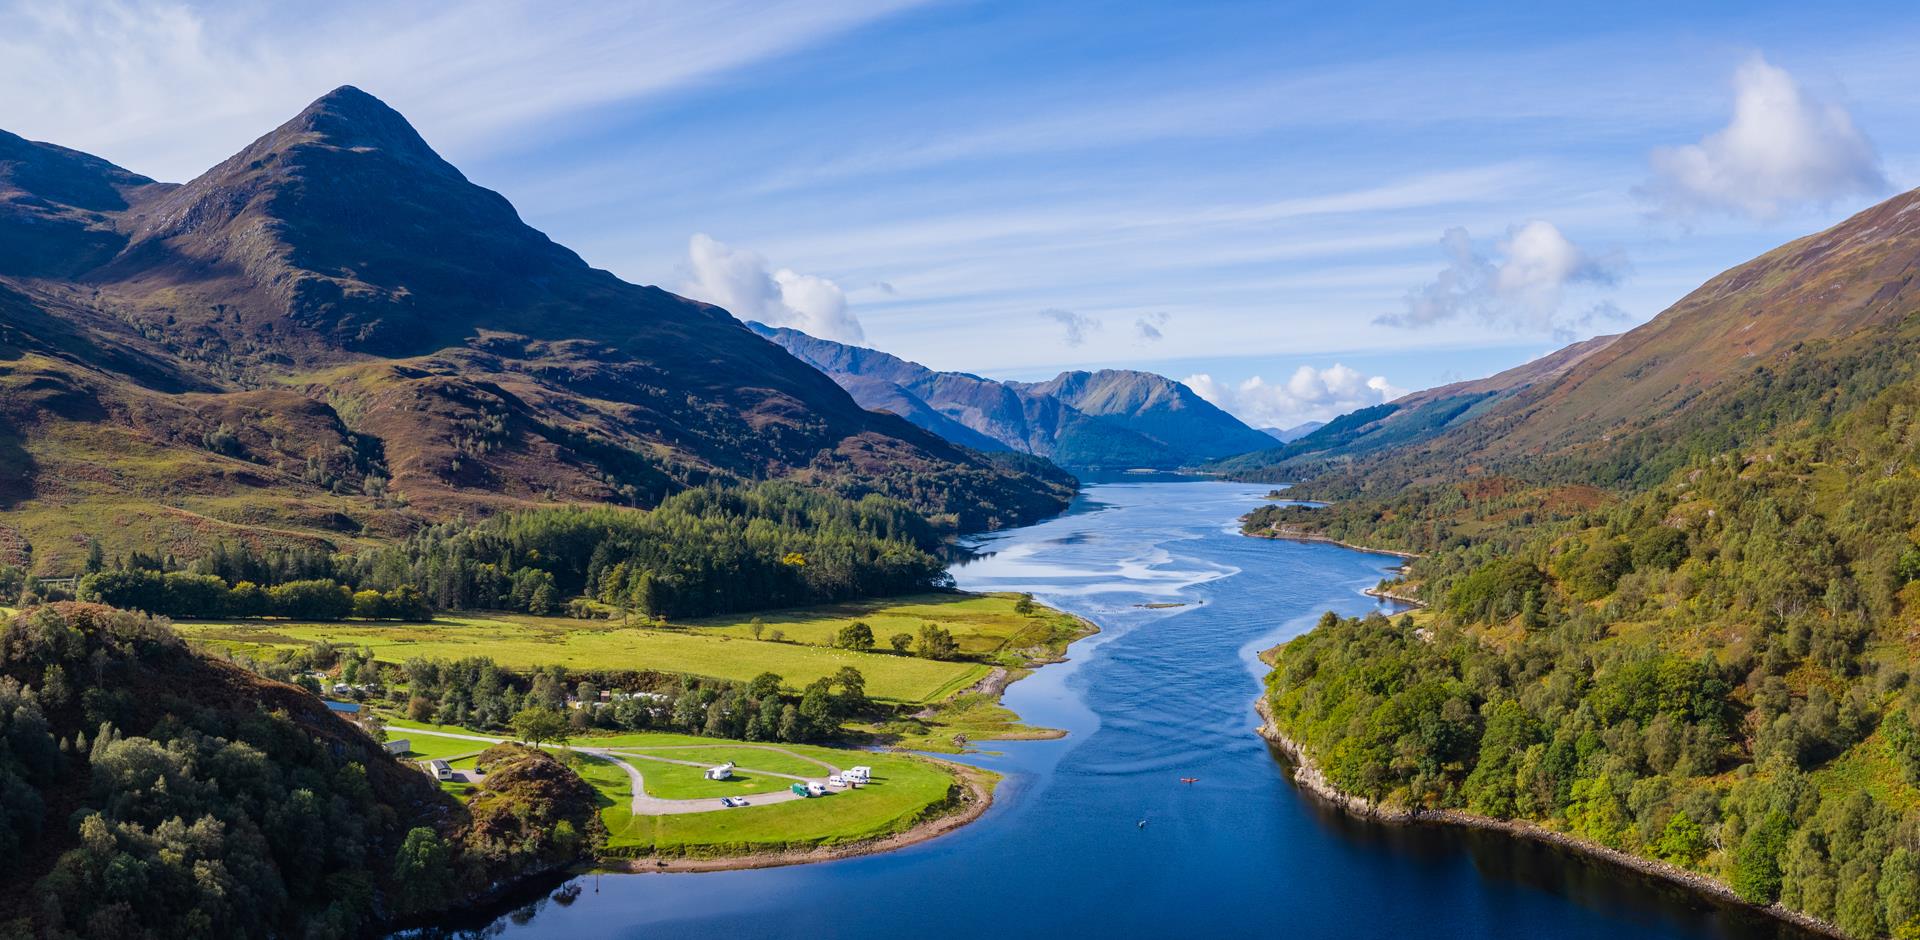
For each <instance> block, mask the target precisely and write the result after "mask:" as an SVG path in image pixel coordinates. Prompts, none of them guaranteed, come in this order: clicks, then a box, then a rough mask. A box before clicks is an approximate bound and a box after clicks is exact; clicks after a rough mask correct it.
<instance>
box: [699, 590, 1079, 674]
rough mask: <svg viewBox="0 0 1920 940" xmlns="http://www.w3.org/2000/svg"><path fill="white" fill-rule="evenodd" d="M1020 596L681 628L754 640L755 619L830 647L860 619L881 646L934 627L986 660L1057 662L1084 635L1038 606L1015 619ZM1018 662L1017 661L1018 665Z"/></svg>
mask: <svg viewBox="0 0 1920 940" xmlns="http://www.w3.org/2000/svg"><path fill="white" fill-rule="evenodd" d="M1019 601H1020V595H1018V594H1004V593H1003V594H922V595H918V596H915V597H899V598H890V599H876V600H867V601H853V602H849V603H845V604H828V605H823V606H819V607H802V608H794V609H790V610H771V611H765V612H762V613H759V614H756V615H751V616H747V615H739V614H734V615H729V616H726V617H709V618H706V619H701V620H688V621H685V622H683V623H681V624H678V625H679V626H685V627H688V628H690V629H692V630H695V631H698V632H700V633H708V634H714V635H718V636H730V637H738V638H741V639H752V638H753V627H752V621H753V620H754V619H755V618H756V617H757V618H758V619H759V620H760V621H761V624H762V630H763V632H762V634H761V635H762V636H763V637H765V636H770V635H772V634H773V632H774V631H776V630H778V631H780V632H781V633H783V634H785V639H787V640H788V641H790V642H800V643H810V644H815V645H820V646H827V645H831V644H832V643H833V641H834V637H835V636H836V635H838V634H839V632H840V628H841V627H844V626H847V625H848V624H851V623H853V622H854V621H856V620H858V621H863V622H865V623H866V624H867V625H868V626H870V627H872V628H873V635H874V638H875V640H876V641H877V642H878V644H879V645H880V647H881V648H883V649H884V648H886V647H887V639H888V638H889V637H891V636H893V635H894V634H896V633H909V634H916V635H917V634H918V633H919V631H920V627H921V625H923V624H929V623H932V624H938V625H939V626H941V627H944V628H946V629H947V630H948V631H950V632H951V633H952V634H953V638H954V640H955V641H956V642H958V643H959V644H960V651H961V652H963V653H966V654H967V655H969V656H977V657H981V658H990V657H993V656H994V655H995V654H998V653H1003V652H1004V653H1014V652H1037V653H1039V654H1040V657H1038V658H1045V657H1048V656H1056V655H1058V654H1059V652H1060V650H1062V649H1064V648H1065V645H1066V642H1068V641H1070V640H1072V639H1073V638H1076V637H1079V636H1081V635H1083V634H1084V633H1085V629H1086V628H1085V625H1084V624H1083V623H1082V622H1081V621H1079V620H1077V619H1075V618H1074V617H1072V616H1070V615H1067V614H1063V613H1060V612H1058V611H1054V610H1049V609H1048V608H1046V607H1040V606H1035V607H1034V608H1033V611H1032V612H1031V613H1026V614H1023V613H1020V612H1019V611H1017V610H1015V609H1014V605H1016V604H1018V603H1019ZM1016 664H1017V663H1016Z"/></svg>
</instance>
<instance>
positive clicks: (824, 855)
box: [587, 592, 1100, 875]
mask: <svg viewBox="0 0 1920 940" xmlns="http://www.w3.org/2000/svg"><path fill="white" fill-rule="evenodd" d="M963 593H964V592H963ZM1047 609H1049V610H1052V611H1054V612H1055V613H1059V614H1066V615H1067V616H1070V617H1072V618H1073V619H1074V620H1075V621H1078V622H1079V624H1080V625H1081V630H1080V632H1078V633H1076V634H1075V635H1074V636H1073V637H1072V638H1071V639H1069V640H1067V642H1066V643H1064V644H1063V645H1061V647H1060V649H1059V651H1058V652H1056V653H1052V654H1051V655H1049V656H1047V657H1046V658H1044V659H1035V660H1029V661H1028V663H1027V664H1026V665H1025V666H1022V667H1020V668H1018V669H1008V668H1006V667H1003V666H995V667H993V668H992V669H990V670H989V671H988V672H987V674H986V675H985V676H982V677H981V678H980V679H979V680H978V681H976V682H974V683H973V684H972V685H970V686H968V687H966V688H964V689H961V690H959V691H957V692H955V693H953V694H952V695H950V696H948V697H947V698H946V699H945V700H943V701H952V700H954V699H956V698H959V697H960V696H962V695H969V694H981V693H991V694H992V695H993V701H994V704H996V705H998V704H1000V702H1001V701H1002V700H1003V699H1004V698H1005V696H1006V692H1007V687H1008V686H1011V685H1013V684H1014V683H1015V682H1018V681H1020V680H1021V679H1025V678H1026V677H1028V676H1030V675H1032V674H1033V673H1034V672H1036V671H1038V670H1039V669H1041V668H1042V667H1045V666H1051V665H1054V664H1056V663H1063V662H1066V661H1067V658H1068V657H1067V654H1068V653H1069V652H1070V651H1071V650H1072V648H1073V644H1075V643H1078V642H1080V641H1081V640H1084V639H1086V638H1088V637H1090V636H1095V635H1097V634H1099V633H1100V625H1099V624H1097V623H1094V622H1093V621H1092V620H1089V619H1087V618H1086V617H1082V616H1080V615H1079V614H1074V613H1069V612H1068V611H1063V610H1059V609H1058V608H1053V607H1049V608H1047ZM931 707H933V706H929V708H931ZM1066 736H1067V732H1066V731H1064V730H1061V729H1058V728H1030V729H1027V730H1022V731H1014V732H1009V733H1007V734H998V735H993V736H991V737H983V738H980V739H978V740H981V741H1048V740H1056V739H1059V738H1064V737H1066ZM972 743H974V741H973V740H972V739H969V741H968V744H972ZM912 753H913V755H914V756H915V757H917V758H919V759H920V760H924V761H928V762H931V763H934V764H938V765H940V766H941V767H943V768H945V769H946V770H948V771H949V772H951V773H952V774H953V775H954V777H955V778H956V779H957V782H958V783H959V784H960V786H961V788H962V791H961V795H960V802H959V805H958V807H957V808H955V809H954V810H953V811H950V812H944V813H941V814H940V815H937V816H934V817H932V818H930V819H924V820H921V821H920V822H918V823H915V824H914V825H912V826H910V827H908V828H907V829H905V830H903V831H901V832H896V833H893V834H891V835H885V836H877V837H875V838H871V839H862V840H859V841H856V842H848V843H844V844H841V845H832V846H817V847H814V848H810V849H780V850H775V851H766V852H748V853H745V854H741V855H714V856H677V857H667V856H659V855H649V856H642V857H640V858H601V859H595V860H594V861H593V862H592V863H591V864H590V866H589V867H588V869H587V870H589V871H603V872H609V873H617V874H642V875H643V874H649V873H656V872H657V873H662V874H667V873H675V872H703V871H743V870H747V869H754V868H784V867H787V866H790V865H811V864H815V863H819V862H833V861H839V860H841V859H847V858H858V857H860V856H864V855H878V854H881V853H883V852H892V851H896V850H899V849H904V848H906V847H908V846H911V845H917V844H919V843H921V842H926V841H929V840H932V839H937V838H939V837H940V836H943V835H946V834H947V833H950V832H953V831H955V830H957V829H959V828H960V827H962V826H965V825H967V824H969V823H972V822H974V821H975V820H978V819H979V818H980V817H981V816H984V815H986V812H987V810H988V809H990V808H992V806H993V791H994V787H995V785H996V784H997V783H998V781H999V779H1000V775H999V774H996V773H994V772H993V771H990V770H986V769H984V768H980V767H975V766H973V765H972V764H963V763H960V762H958V761H953V760H948V759H945V758H942V757H936V756H933V755H931V754H927V753H924V752H918V751H915V752H912Z"/></svg>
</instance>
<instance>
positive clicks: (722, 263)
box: [680, 234, 867, 343]
mask: <svg viewBox="0 0 1920 940" xmlns="http://www.w3.org/2000/svg"><path fill="white" fill-rule="evenodd" d="M687 262H688V267H689V270H690V274H691V277H690V278H689V279H688V280H687V281H686V283H684V284H682V285H681V288H680V291H681V293H683V294H686V295H687V296H688V297H692V298H694V299H695V300H704V301H706V302H707V303H710V304H716V305H718V306H721V307H725V308H726V309H727V311H728V312H729V313H732V314H733V315H734V316H736V317H739V318H740V319H742V320H759V321H760V322H762V323H765V324H767V325H769V326H787V327H792V328H794V329H796V330H799V331H800V332H802V333H806V334H808V335H810V336H817V337H819V338H821V339H830V340H834V341H836V342H841V343H864V342H866V338H867V336H866V331H864V330H862V329H861V328H860V320H859V319H858V318H857V317H855V316H854V315H853V311H851V310H848V309H847V294H846V292H845V291H843V290H841V289H840V285H838V284H835V283H834V282H832V281H829V280H827V279H826V278H823V277H818V276H815V275H812V274H800V273H797V272H794V271H791V270H788V269H786V268H781V269H780V270H778V271H772V272H769V271H768V265H767V259H765V258H763V257H761V256H760V255H759V254H758V253H756V252H752V251H748V250H746V249H743V248H733V247H731V246H728V245H727V244H725V243H723V242H721V241H718V240H716V239H714V238H712V237H710V236H708V235H705V234H698V235H695V236H693V238H692V239H691V240H690V241H689V243H688V245H687Z"/></svg>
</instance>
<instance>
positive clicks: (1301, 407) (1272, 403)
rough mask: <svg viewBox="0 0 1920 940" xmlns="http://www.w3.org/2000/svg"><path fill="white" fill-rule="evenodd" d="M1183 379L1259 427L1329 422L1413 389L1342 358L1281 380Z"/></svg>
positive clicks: (1197, 391)
mask: <svg viewBox="0 0 1920 940" xmlns="http://www.w3.org/2000/svg"><path fill="white" fill-rule="evenodd" d="M1181 381H1183V382H1184V383H1185V384H1186V386H1187V387H1188V388H1191V389H1193V391H1194V393H1195V394H1197V395H1199V396H1200V397H1201V398H1204V399H1206V400H1207V401H1210V402H1212V403H1213V404H1215V405H1217V406H1219V407H1220V408H1222V409H1224V410H1226V411H1228V412H1230V413H1231V414H1233V416H1234V417H1236V418H1239V419H1240V420H1242V421H1245V422H1246V423H1248V424H1250V425H1253V426H1254V427H1257V428H1265V427H1278V428H1288V427H1292V426H1294V425H1296V424H1300V423H1302V422H1305V421H1324V420H1326V419H1328V418H1332V417H1334V416H1336V415H1341V414H1345V413H1347V412H1349V411H1352V410H1354V409H1356V408H1365V407H1367V406H1368V405H1377V404H1380V403H1381V402H1387V401H1392V400H1394V399H1396V398H1399V397H1400V396H1402V395H1405V394H1406V393H1407V392H1406V389H1403V388H1395V387H1394V385H1393V383H1391V382H1388V381H1387V378H1386V376H1382V375H1376V376H1372V377H1368V376H1364V375H1362V374H1361V373H1360V372H1358V371H1357V370H1354V369H1351V368H1349V367H1347V366H1345V365H1342V364H1340V363H1337V362H1336V363H1334V364H1333V365H1331V366H1328V367H1327V368H1325V369H1316V368H1314V367H1312V366H1301V367H1300V368H1298V369H1295V370H1294V373H1293V375H1292V376H1291V377H1290V378H1288V379H1287V380H1286V381H1285V382H1282V383H1277V384H1276V383H1269V382H1267V381H1266V380H1265V379H1263V378H1261V377H1260V376H1257V375H1256V376H1254V377H1252V378H1250V379H1247V380H1246V381H1243V382H1239V383H1237V384H1234V383H1227V382H1221V381H1219V380H1217V379H1215V378H1214V377H1213V376H1211V375H1208V374H1206V373H1204V372H1203V373H1199V374H1196V375H1189V376H1187V377H1186V378H1185V379H1183V380H1181Z"/></svg>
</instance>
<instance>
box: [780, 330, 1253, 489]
mask: <svg viewBox="0 0 1920 940" xmlns="http://www.w3.org/2000/svg"><path fill="white" fill-rule="evenodd" d="M751 326H752V328H753V329H754V330H755V331H756V332H758V333H759V334H760V335H762V336H765V337H767V338H768V339H771V340H773V341H774V342H776V343H779V344H780V345H781V346H783V347H785V348H786V349H787V351H788V352H791V353H793V354H794V355H795V356H798V357H799V358H800V359H801V360H803V361H805V362H808V363H810V364H812V365H813V366H814V367H815V368H818V369H819V370H820V371H822V372H825V373H826V374H827V375H829V376H831V377H832V378H833V380H834V381H836V382H838V383H840V385H841V386H842V387H844V388H846V389H847V390H848V391H849V392H851V393H852V394H853V396H854V398H855V400H857V401H859V402H860V404H862V405H864V406H866V407H868V408H874V409H879V410H885V411H890V412H892V413H894V414H897V415H900V416H901V417H903V418H906V419H907V420H908V421H911V422H913V423H914V424H917V425H919V426H920V427H922V428H925V429H927V430H929V431H932V432H934V433H935V434H939V435H941V436H942V437H945V438H947V439H948V440H951V441H954V442H956V443H960V444H965V445H967V446H969V447H975V448H978V449H982V450H986V449H989V447H988V446H987V443H988V442H991V444H992V445H993V448H994V449H1005V450H1013V451H1019V452H1021V453H1028V454H1035V455H1038V456H1042V457H1047V458H1049V459H1051V460H1053V461H1054V462H1055V463H1058V464H1060V465H1062V466H1068V467H1087V468H1099V467H1108V468H1131V467H1161V468H1172V467H1180V466H1187V465H1190V464H1194V463H1198V462H1200V461H1204V460H1209V459H1213V458H1216V457H1222V456H1226V455H1229V454H1238V453H1242V452H1245V451H1249V450H1254V449H1258V448H1262V447H1265V446H1267V445H1268V444H1270V443H1272V442H1271V441H1270V440H1269V439H1268V438H1267V437H1266V436H1265V435H1263V434H1261V433H1260V432H1258V431H1255V430H1253V429H1252V428H1249V427H1247V426H1246V425H1245V424H1242V423H1241V422H1240V421H1239V419H1237V418H1235V417H1233V416H1232V415H1230V414H1227V413H1226V412H1224V411H1221V410H1220V409H1219V408H1216V407H1214V406H1213V405H1212V404H1211V403H1209V402H1207V401H1206V400H1205V399H1203V398H1201V397H1200V396H1199V395H1196V394H1194V392H1193V390H1192V389H1189V388H1187V387H1186V386H1185V385H1182V384H1180V383H1179V382H1175V381H1173V380H1172V379H1168V378H1166V377H1164V376H1159V375H1154V374H1153V373H1150V372H1134V371H1126V370H1113V369H1103V370H1101V371H1099V372H1063V373H1061V374H1060V375H1058V376H1056V377H1054V378H1053V379H1051V380H1049V381H1046V382H997V381H994V380H992V379H986V378H981V377H980V376H977V375H970V374H968V373H965V372H936V371H934V370H932V369H929V368H927V367H925V366H923V365H920V364H919V363H916V362H909V361H907V360H905V359H901V358H900V357H898V356H893V355H889V354H887V353H884V352H880V351H878V350H874V349H867V348H865V347H860V346H849V345H846V344H844V343H836V342H833V341H831V340H823V339H818V338H816V337H812V336H808V335H807V334H805V333H801V332H799V331H797V330H792V329H787V328H784V327H782V328H774V327H769V326H765V325H763V324H758V323H756V324H752V325H751Z"/></svg>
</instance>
